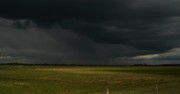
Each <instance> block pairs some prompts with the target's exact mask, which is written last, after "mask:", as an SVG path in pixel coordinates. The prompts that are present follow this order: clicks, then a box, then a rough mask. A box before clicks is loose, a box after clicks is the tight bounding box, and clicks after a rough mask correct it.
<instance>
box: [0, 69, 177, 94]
mask: <svg viewBox="0 0 180 94" xmlns="http://www.w3.org/2000/svg"><path fill="white" fill-rule="evenodd" d="M155 85H157V86H158V92H159V94H180V67H150V66H146V67H135V66H134V67H132V66H124V67H120V66H118V67H115V66H91V67H87V66H82V67H80V66H79V67H78V66H66V67H65V66H64V67H63V66H58V67H54V66H50V67H48V66H0V94H105V90H106V89H107V88H108V89H109V91H110V94H156V90H155Z"/></svg>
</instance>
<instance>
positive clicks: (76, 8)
mask: <svg viewBox="0 0 180 94" xmlns="http://www.w3.org/2000/svg"><path fill="white" fill-rule="evenodd" d="M7 62H21V63H50V64H51V63H58V64H109V65H113V64H115V65H116V64H136V63H147V64H162V63H163V64H164V63H168V64H174V63H175V64H180V1H179V0H1V1H0V63H7Z"/></svg>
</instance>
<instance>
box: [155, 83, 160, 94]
mask: <svg viewBox="0 0 180 94" xmlns="http://www.w3.org/2000/svg"><path fill="white" fill-rule="evenodd" d="M155 89H156V94H158V93H159V92H158V85H157V84H156V87H155Z"/></svg>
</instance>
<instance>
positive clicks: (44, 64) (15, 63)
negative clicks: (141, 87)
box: [0, 62, 180, 66]
mask: <svg viewBox="0 0 180 94" xmlns="http://www.w3.org/2000/svg"><path fill="white" fill-rule="evenodd" d="M0 65H23V66H180V64H159V65H150V64H133V65H83V64H49V63H43V64H30V63H19V62H13V63H0Z"/></svg>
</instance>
